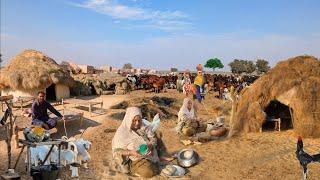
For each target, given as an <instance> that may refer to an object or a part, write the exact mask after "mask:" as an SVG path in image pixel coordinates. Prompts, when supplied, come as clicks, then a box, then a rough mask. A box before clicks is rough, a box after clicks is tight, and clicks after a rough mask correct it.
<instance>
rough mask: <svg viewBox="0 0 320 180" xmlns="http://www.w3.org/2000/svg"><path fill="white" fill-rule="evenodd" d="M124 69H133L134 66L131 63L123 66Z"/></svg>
mask: <svg viewBox="0 0 320 180" xmlns="http://www.w3.org/2000/svg"><path fill="white" fill-rule="evenodd" d="M122 69H132V64H131V63H126V64H124V65H123V67H122Z"/></svg>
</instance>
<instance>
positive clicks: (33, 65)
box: [0, 50, 74, 91]
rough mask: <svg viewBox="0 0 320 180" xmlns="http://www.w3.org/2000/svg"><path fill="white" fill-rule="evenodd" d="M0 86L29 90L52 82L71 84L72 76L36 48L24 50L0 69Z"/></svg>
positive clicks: (47, 85) (46, 85) (42, 87)
mask: <svg viewBox="0 0 320 180" xmlns="http://www.w3.org/2000/svg"><path fill="white" fill-rule="evenodd" d="M0 75H1V76H0V88H2V89H4V88H10V89H15V90H24V91H30V90H33V89H45V88H47V87H49V86H50V85H51V84H52V83H54V84H58V83H59V84H64V85H67V86H72V85H73V83H74V80H73V78H72V77H71V76H70V75H69V74H68V73H66V72H64V71H63V69H62V68H61V67H60V66H59V65H58V64H57V63H56V62H55V61H54V60H53V59H52V58H50V57H48V56H46V55H45V54H43V53H41V52H39V51H36V50H25V51H23V52H22V53H20V54H18V55H17V56H15V57H14V58H13V59H12V60H11V62H10V64H9V65H7V66H6V67H5V68H3V69H1V71H0Z"/></svg>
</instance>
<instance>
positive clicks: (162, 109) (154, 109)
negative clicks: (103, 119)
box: [110, 96, 179, 120]
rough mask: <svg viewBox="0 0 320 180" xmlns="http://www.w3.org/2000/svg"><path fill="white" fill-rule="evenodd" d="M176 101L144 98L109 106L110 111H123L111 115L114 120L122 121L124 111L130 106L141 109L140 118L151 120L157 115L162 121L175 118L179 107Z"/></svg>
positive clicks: (165, 98) (156, 97)
mask: <svg viewBox="0 0 320 180" xmlns="http://www.w3.org/2000/svg"><path fill="white" fill-rule="evenodd" d="M176 102H177V100H176V99H174V98H168V97H159V96H153V97H146V98H134V99H131V100H129V101H122V102H120V103H119V104H116V105H114V106H111V107H110V108H111V109H123V111H122V112H117V113H114V114H111V117H112V118H114V119H118V120H122V119H123V117H124V115H125V109H126V108H127V107H130V106H137V107H140V108H141V111H142V116H143V117H145V118H147V119H152V117H153V116H154V115H156V114H157V113H159V114H160V116H161V117H163V118H164V119H170V118H173V117H177V113H178V111H179V106H178V105H177V103H176Z"/></svg>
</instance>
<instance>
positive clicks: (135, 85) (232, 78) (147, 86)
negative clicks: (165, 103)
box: [126, 74, 259, 98]
mask: <svg viewBox="0 0 320 180" xmlns="http://www.w3.org/2000/svg"><path fill="white" fill-rule="evenodd" d="M204 76H205V80H206V85H205V87H206V88H205V89H206V91H207V92H209V91H215V92H219V98H222V94H223V92H224V91H226V90H227V89H229V88H230V87H231V86H233V87H234V88H235V89H236V90H237V91H238V92H240V91H241V90H242V89H243V88H244V87H246V86H249V85H250V84H252V83H253V82H254V81H255V80H256V79H257V78H258V77H259V76H254V75H244V76H237V75H221V74H205V75H204ZM195 77H196V74H191V75H190V80H191V82H193V81H194V78H195ZM126 78H127V82H128V83H129V87H130V89H131V90H138V89H144V90H149V91H154V92H156V93H159V92H160V91H165V90H166V89H177V90H178V91H179V92H182V89H181V88H182V86H183V82H184V81H183V78H184V76H183V74H179V75H163V76H157V75H131V74H127V75H126Z"/></svg>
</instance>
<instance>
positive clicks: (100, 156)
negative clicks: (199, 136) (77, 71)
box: [0, 90, 320, 180]
mask: <svg viewBox="0 0 320 180" xmlns="http://www.w3.org/2000/svg"><path fill="white" fill-rule="evenodd" d="M151 96H165V97H172V98H176V99H177V102H175V103H176V104H177V105H181V104H182V100H183V97H184V96H183V94H179V93H178V92H177V91H176V90H169V91H168V92H166V93H160V94H154V93H146V92H145V91H134V92H131V93H130V94H127V95H104V96H100V97H86V98H87V99H90V100H101V99H102V100H103V101H104V106H103V108H104V109H106V110H105V111H103V112H104V114H103V115H100V114H94V116H93V117H90V116H89V113H88V112H87V111H83V110H80V109H76V111H79V112H85V113H84V116H85V123H84V127H88V129H87V130H86V131H85V133H84V135H83V137H84V138H85V139H88V140H90V141H91V142H92V144H93V146H92V149H91V150H90V154H91V156H92V160H91V161H90V162H89V163H88V167H89V169H83V168H81V170H80V177H79V179H83V180H86V179H88V180H89V179H108V180H109V179H139V178H135V177H129V176H127V175H123V174H119V173H117V172H115V171H114V170H112V168H111V166H110V164H111V158H112V155H111V141H112V138H113V135H114V133H115V131H116V129H117V127H118V126H119V125H120V123H121V120H117V119H113V118H111V117H110V116H109V115H110V114H112V113H117V112H123V111H124V110H121V109H110V107H111V106H112V105H115V104H117V103H119V102H122V101H123V100H130V99H133V98H137V97H141V98H143V97H151ZM204 104H205V105H206V107H207V110H206V109H204V108H203V107H202V106H199V107H200V111H199V115H200V117H202V118H203V119H205V120H209V119H213V118H215V117H216V113H215V112H214V111H213V109H214V108H215V107H217V106H221V105H223V106H224V108H225V109H227V110H228V108H229V109H230V107H231V106H230V103H228V102H223V101H221V100H218V99H216V98H214V94H208V95H207V96H206V99H205V101H204ZM59 108H61V107H58V109H59ZM227 110H226V111H227ZM98 111H99V110H98ZM20 121H22V122H20V123H22V124H28V123H30V121H31V120H26V119H24V120H20ZM28 121H29V122H28ZM176 121H177V119H176V118H175V117H174V118H171V119H162V121H161V127H160V131H161V132H162V133H163V140H164V142H165V144H166V145H167V148H168V150H169V152H171V153H173V152H176V151H179V150H181V149H183V148H193V149H195V150H196V151H197V152H198V153H199V155H200V157H201V161H200V162H199V164H198V165H196V166H194V167H191V168H189V169H188V171H189V172H188V173H187V174H186V176H184V177H183V178H180V179H268V180H269V179H301V177H302V169H301V166H300V164H299V162H298V160H297V159H296V157H295V151H296V141H297V140H296V137H297V134H295V133H294V132H293V131H292V130H287V131H281V132H277V131H268V132H262V133H250V134H244V135H241V136H238V137H233V138H230V139H223V140H218V141H211V142H207V143H203V144H200V145H189V146H184V145H183V144H182V143H181V142H180V141H179V137H178V136H177V135H176V134H175V132H174V129H173V128H174V127H175V125H176ZM226 124H228V116H227V118H226ZM67 131H68V135H69V136H79V134H80V132H79V123H78V122H71V123H69V124H67ZM1 132H3V131H1ZM63 132H64V130H63V128H62V126H61V124H59V127H58V132H57V133H56V134H55V136H56V137H59V136H61V135H64V133H63ZM304 145H305V151H306V152H308V153H311V154H313V153H319V152H320V139H319V138H317V139H304ZM6 153H7V152H6V144H5V142H4V140H2V139H1V141H0V159H1V160H2V161H1V162H0V174H2V173H4V171H5V170H6V168H7V167H6V166H7V156H6ZM18 153H19V149H15V148H13V161H15V159H16V157H17V155H18ZM24 158H25V153H24V154H23V156H22V159H21V160H20V162H19V164H18V167H17V171H18V172H20V173H21V175H22V179H31V178H30V177H28V176H27V174H26V172H25V164H24ZM308 167H309V179H320V163H318V164H316V163H313V164H310V165H309V166H308ZM61 179H71V178H70V171H68V170H64V171H63V174H62V176H61ZM152 179H166V178H164V177H162V176H156V177H154V178H152Z"/></svg>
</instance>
